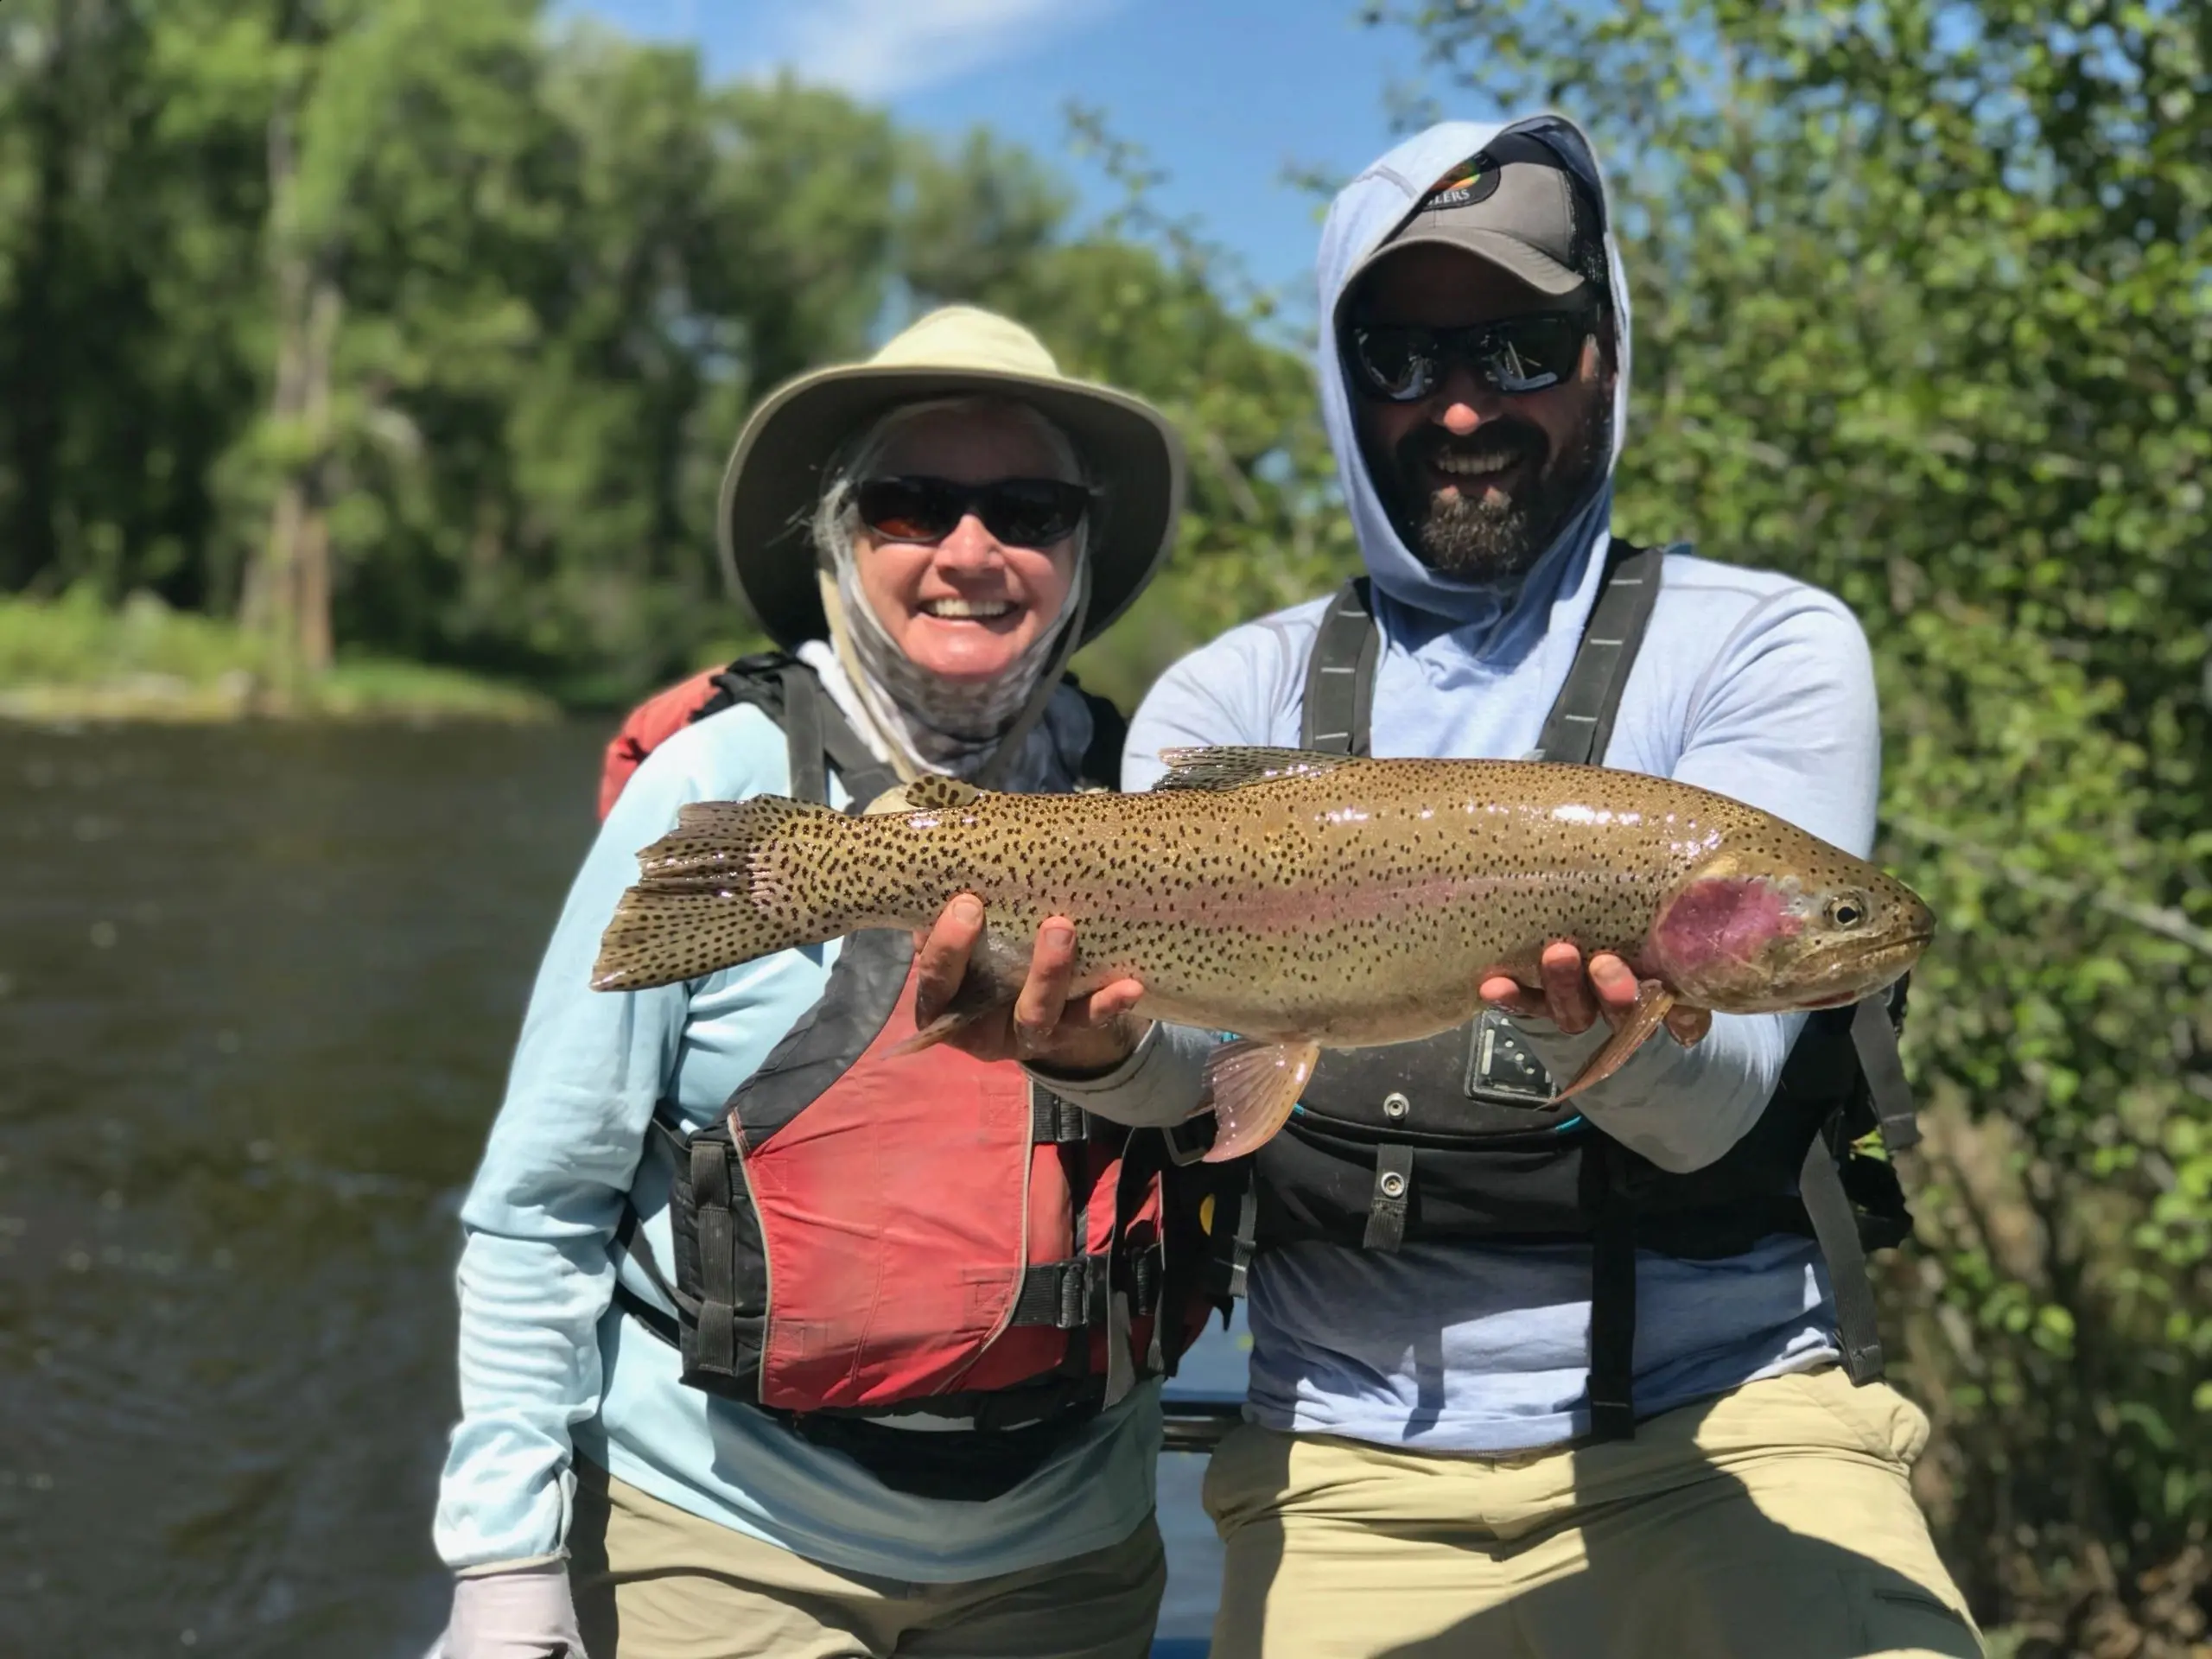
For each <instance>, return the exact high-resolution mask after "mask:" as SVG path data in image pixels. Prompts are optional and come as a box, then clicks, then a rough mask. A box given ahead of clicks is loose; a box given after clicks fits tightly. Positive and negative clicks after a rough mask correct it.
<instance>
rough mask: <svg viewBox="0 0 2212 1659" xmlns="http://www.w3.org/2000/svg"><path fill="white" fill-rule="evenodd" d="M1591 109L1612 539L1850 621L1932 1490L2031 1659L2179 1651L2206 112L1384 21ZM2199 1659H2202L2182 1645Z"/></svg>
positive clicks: (1517, 14)
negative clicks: (1877, 797)
mask: <svg viewBox="0 0 2212 1659" xmlns="http://www.w3.org/2000/svg"><path fill="white" fill-rule="evenodd" d="M1378 10H1380V11H1381V12H1383V13H1385V14H1387V15H1388V16H1391V17H1393V18H1395V19H1396V20H1397V21H1399V22H1404V23H1407V24H1409V25H1410V26H1411V27H1413V28H1414V29H1416V30H1417V31H1418V32H1419V34H1420V35H1421V37H1422V39H1423V40H1424V41H1425V42H1426V43H1427V46H1428V47H1429V48H1431V50H1432V52H1433V55H1434V57H1435V60H1436V61H1437V62H1438V63H1439V64H1440V66H1441V67H1443V68H1444V70H1445V71H1446V73H1447V74H1448V75H1449V76H1450V78H1451V79H1453V80H1454V81H1456V82H1457V83H1458V84H1460V85H1463V86H1470V87H1472V88H1474V89H1477V90H1478V91H1480V92H1483V93H1484V94H1485V95H1486V96H1488V97H1489V98H1491V99H1495V100H1496V101H1497V103H1498V104H1499V105H1502V106H1503V107H1505V108H1508V109H1535V108H1542V107H1548V106H1550V107H1561V108H1565V109H1567V110H1569V111H1572V112H1573V113H1575V114H1577V115H1578V116H1579V117H1580V118H1583V119H1585V120H1586V122H1587V123H1588V124H1590V126H1591V127H1592V130H1593V133H1594V134H1595V136H1596V137H1597V138H1598V141H1599V145H1600V148H1601V151H1602V153H1603V154H1605V156H1607V158H1608V159H1609V161H1610V162H1611V165H1612V169H1613V181H1614V182H1615V184H1616V186H1617V188H1618V195H1619V197H1620V200H1621V206H1622V209H1623V211H1622V213H1621V215H1620V218H1621V222H1622V225H1623V227H1624V232H1625V235H1624V240H1625V242H1626V247H1625V257H1626V259H1627V263H1628V267H1629V270H1630V277H1631V282H1632V283H1633V285H1634V287H1635V290H1636V292H1635V298H1636V304H1637V320H1636V321H1637V333H1636V351H1637V365H1636V368H1637V398H1636V406H1635V409H1634V412H1633V414H1632V416H1631V419H1632V422H1633V425H1632V427H1631V442H1630V445H1629V448H1628V452H1627V456H1626V465H1625V472H1624V489H1623V496H1622V521H1623V526H1624V529H1625V530H1627V531H1630V533H1638V534H1643V535H1645V536H1650V535H1655V534H1662V533H1663V534H1669V535H1673V534H1685V535H1690V536H1694V537H1696V538H1697V539H1698V540H1699V541H1700V543H1701V544H1702V545H1703V548H1704V550H1706V551H1707V552H1709V553H1712V554H1714V555H1716V556H1722V557H1730V558H1739V559H1743V560H1745V561H1749V562H1753V563H1761V564H1767V565H1772V566H1778V567H1780V568H1783V569H1790V570H1793V571H1796V572H1799V573H1802V574H1803V575H1807V576H1808V577H1810V578H1812V579H1813V580H1815V581H1818V582H1821V583H1822V584H1824V585H1825V586H1827V587H1828V588H1832V589H1834V591H1836V592H1838V593H1839V594H1841V595H1842V596H1843V597H1845V598H1846V599H1847V601H1850V602H1851V604H1852V605H1853V607H1854V608H1855V609H1856V610H1857V611H1858V612H1859V615H1860V616H1861V618H1862V619H1863V620H1865V621H1866V625H1867V627H1868V631H1869V632H1870V635H1871V636H1872V639H1873V641H1874V645H1875V650H1876V653H1877V658H1878V667H1879V670H1880V673H1881V678H1882V683H1883V691H1884V698H1885V720H1886V726H1887V731H1888V736H1889V747H1888V759H1887V776H1886V779H1885V785H1886V789H1885V802H1886V811H1885V854H1886V856H1887V857H1888V858H1889V860H1890V861H1891V863H1892V864H1893V865H1894V867H1896V868H1898V869H1899V870H1900V871H1901V872H1902V873H1904V874H1906V875H1907V876H1908V877H1909V878H1910V879H1911V880H1913V881H1914V882H1915V883H1916V885H1918V886H1919V887H1921V888H1922V889H1923V891H1924V892H1925V893H1928V894H1929V898H1930V899H1931V900H1932V902H1933V903H1934V904H1935V906H1936V910H1937V912H1938V914H1939V915H1940V916H1941V917H1942V920H1943V923H1944V931H1943V934H1942V938H1941V940H1940V942H1939V945H1938V947H1937V949H1936V950H1935V951H1934V952H1933V953H1932V956H1931V959H1930V961H1929V963H1928V964H1927V965H1926V967H1925V969H1923V972H1922V973H1921V974H1920V975H1919V976H1918V978H1917V982H1916V995H1915V1017H1914V1020H1913V1022H1912V1030H1911V1033H1910V1041H1909V1049H1910V1057H1911V1059H1912V1061H1913V1063H1914V1066H1915V1070H1916V1074H1917V1076H1918V1078H1919V1081H1920V1084H1921V1087H1922V1089H1923V1091H1924V1093H1925V1095H1926V1096H1927V1098H1928V1100H1929V1102H1930V1103H1932V1104H1933V1107H1934V1111H1933V1114H1932V1123H1931V1133H1930V1136H1929V1146H1928V1151H1927V1155H1926V1156H1925V1157H1924V1158H1919V1159H1916V1160H1915V1162H1916V1166H1917V1167H1916V1171H1915V1173H1916V1175H1917V1176H1918V1178H1919V1179H1918V1181H1917V1183H1916V1185H1917V1188H1918V1191H1919V1192H1920V1195H1921V1206H1920V1207H1921V1212H1922V1228H1921V1232H1922V1236H1923V1240H1924V1241H1925V1242H1926V1243H1927V1244H1928V1245H1929V1246H1930V1247H1931V1248H1930V1249H1929V1250H1928V1251H1927V1252H1926V1253H1924V1254H1923V1255H1920V1256H1919V1257H1918V1258H1917V1259H1916V1260H1909V1261H1906V1262H1901V1263H1899V1264H1898V1266H1897V1269H1896V1271H1895V1274H1894V1275H1893V1278H1892V1281H1891V1287H1890V1288H1891V1291H1892V1293H1893V1298H1894V1306H1895V1310H1896V1312H1897V1316H1898V1317H1899V1319H1901V1320H1902V1321H1904V1324H1905V1325H1907V1326H1908V1328H1909V1331H1910V1338H1911V1340H1910V1363H1909V1369H1910V1378H1911V1380H1912V1381H1913V1382H1914V1383H1916V1384H1917V1385H1918V1386H1917V1389H1916V1392H1917V1393H1918V1395H1920V1397H1922V1398H1923V1400H1925V1401H1927V1402H1929V1403H1930V1404H1931V1408H1932V1410H1933V1414H1934V1415H1935V1417H1936V1421H1937V1425H1938V1429H1939V1434H1940V1440H1939V1444H1938V1446H1937V1448H1936V1452H1935V1453H1934V1455H1933V1456H1932V1457H1931V1458H1930V1459H1929V1462H1928V1464H1927V1465H1925V1467H1924V1468H1923V1478H1924V1480H1925V1482H1926V1487H1927V1490H1926V1493H1925V1495H1926V1496H1927V1497H1929V1500H1930V1502H1931V1503H1932V1505H1933V1507H1934V1508H1935V1510H1936V1514H1937V1516H1938V1518H1939V1520H1940V1521H1941V1522H1942V1524H1943V1527H1944V1535H1945V1541H1946V1544H1947V1548H1948V1553H1949V1554H1950V1557H1951V1559H1952V1560H1953V1562H1954V1564H1955V1566H1956V1567H1958V1568H1959V1569H1960V1571H1961V1576H1962V1578H1963V1580H1965V1582H1966V1583H1967V1586H1968V1588H1969V1591H1970V1593H1972V1594H1973V1596H1974V1599H1975V1602H1976V1605H1978V1606H1979V1607H1980V1609H1981V1610H1982V1611H1983V1612H1984V1613H1985V1615H1986V1616H1987V1617H1988V1618H1991V1619H1992V1620H1993V1621H1994V1622H1997V1623H1999V1624H2007V1625H2010V1626H2012V1627H2013V1634H2014V1635H2015V1636H2017V1637H2018V1638H2019V1639H2020V1640H2021V1641H2022V1642H2024V1643H2025V1644H2026V1647H2027V1649H2029V1650H2033V1651H2037V1652H2094V1653H2098V1654H2104V1653H2111V1654H2115V1655H2117V1654H2123V1653H2126V1654H2143V1655H2162V1654H2163V1655H2178V1654H2181V1653H2184V1652H2188V1651H2191V1650H2192V1649H2190V1646H2189V1644H2190V1643H2192V1642H2195V1641H2197V1640H2199V1639H2201V1634H2202V1630H2203V1629H2204V1624H2205V1612H2206V1605H2205V1604H2206V1597H2207V1587H2208V1585H2212V1558H2208V1557H2207V1556H2206V1554H2205V1553H2204V1543H2205V1538H2206V1531H2207V1527H2208V1521H2209V1520H2212V1386H2209V1385H2208V1384H2207V1383H2205V1381H2204V1379H2205V1378H2206V1376H2208V1375H2212V1063H2208V1058H2207V1056H2208V1052H2212V1002H2208V999H2207V991H2208V988H2212V934H2209V933H2208V932H2207V931H2206V929H2205V923H2206V922H2207V920H2208V919H2212V887H2208V885H2207V883H2206V882H2205V881H2204V880H2203V859H2204V856H2205V855H2206V852H2207V851H2208V849H2212V841H2208V838H2207V836H2206V835H2205V832H2204V830H2203V829H2202V826H2203V825H2204V823H2206V822H2207V810H2206V809H2207V807H2208V805H2212V772H2208V756H2209V755H2212V747H2208V738H2212V731H2208V706H2207V704H2208V690H2212V685H2209V684H2208V682H2207V679H2206V672H2205V665H2206V658H2207V648H2208V640H2212V571H2209V570H2208V567H2207V565H2206V563H2205V561H2204V558H2203V554H2202V550H2203V548H2204V546H2205V544H2206V541H2207V532H2208V531H2212V514H2208V511H2207V505H2206V495H2205V489H2206V485H2207V482H2208V478H2207V463H2208V460H2212V287H2208V284H2207V282H2206V278H2205V273H2206V272H2207V270H2212V223H2209V222H2208V208H2209V207H2212V84H2209V83H2208V79H2207V50H2208V43H2212V35H2208V33H2207V30H2206V14H2205V12H2204V11H2203V10H2202V8H2200V7H2187V6H2182V5H2177V4H2149V5H2135V4H2118V3H2112V4H2107V3H2081V4H2073V5H2068V6H2064V7H2060V8H2050V7H2044V6H2031V5H2028V4H2025V3H2012V0H1971V3H1969V0H1953V3H1933V0H1881V3H1878V4H1874V5H1871V6H1866V7H1838V6H1834V5H1816V4H1812V3H1806V0H1791V3H1784V4H1781V5H1759V4H1755V3H1751V0H1679V3H1675V0H1669V3H1665V4H1661V3H1655V0H1630V3H1626V4H1623V5H1620V6H1616V7H1610V8H1605V9H1602V10H1592V9H1588V8H1584V7H1580V6H1575V5H1571V4H1567V3H1554V0H1518V3H1503V4H1499V3H1484V4H1481V5H1477V4H1474V3H1471V0H1458V3H1441V4H1410V5H1404V6H1388V7H1383V8H1379V9H1378ZM2199 1650H2201V1649H2199Z"/></svg>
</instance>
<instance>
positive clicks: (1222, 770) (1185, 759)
mask: <svg viewBox="0 0 2212 1659" xmlns="http://www.w3.org/2000/svg"><path fill="white" fill-rule="evenodd" d="M1160 759H1161V760H1164V761H1166V763H1167V771H1166V773H1165V774H1164V775H1163V776H1162V777H1161V778H1160V781H1159V782H1157V783H1155V784H1154V785H1153V787H1154V789H1243V788H1244V787H1246V786H1247V785H1251V784H1268V783H1274V782H1276V781H1277V780H1279V779H1284V778H1312V777H1316V776H1318V775H1319V774H1320V773H1322V772H1334V771H1335V770H1336V769H1337V768H1338V766H1345V765H1348V764H1350V763H1351V762H1352V761H1354V760H1357V759H1358V757H1357V755H1350V754H1324V753H1321V752H1320V751H1319V750H1316V749H1261V748H1239V747H1220V748H1205V749H1162V750H1161V751H1160Z"/></svg>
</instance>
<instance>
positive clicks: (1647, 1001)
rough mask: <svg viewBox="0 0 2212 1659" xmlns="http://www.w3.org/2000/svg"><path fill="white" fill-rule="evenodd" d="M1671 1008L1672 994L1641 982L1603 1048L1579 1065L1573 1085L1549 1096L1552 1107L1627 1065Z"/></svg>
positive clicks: (1655, 983)
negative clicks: (1632, 1055) (1633, 1001)
mask: <svg viewBox="0 0 2212 1659" xmlns="http://www.w3.org/2000/svg"><path fill="white" fill-rule="evenodd" d="M1674 1006H1675V994H1674V993H1673V992H1672V991H1670V990H1669V989H1668V988H1666V987H1665V986H1664V985H1662V984H1661V983H1660V982H1658V981H1657V980H1656V979H1647V980H1645V981H1644V982H1643V988H1642V989H1640V990H1639V991H1638V992H1637V998H1636V1003H1635V1006H1633V1007H1630V1009H1629V1011H1628V1015H1627V1017H1626V1018H1625V1019H1624V1020H1622V1021H1621V1022H1620V1024H1618V1026H1616V1027H1613V1034H1612V1035H1611V1036H1610V1037H1608V1038H1606V1039H1605V1043H1604V1045H1603V1046H1601V1047H1600V1048H1599V1050H1598V1052H1596V1053H1595V1054H1592V1056H1591V1057H1590V1058H1588V1059H1587V1060H1586V1061H1584V1062H1583V1065H1582V1070H1581V1071H1578V1072H1576V1073H1575V1074H1574V1081H1573V1083H1570V1084H1567V1087H1566V1088H1564V1089H1562V1090H1560V1091H1559V1093H1557V1094H1556V1095H1554V1096H1552V1101H1553V1103H1554V1104H1557V1103H1559V1102H1560V1101H1562V1100H1566V1099H1567V1098H1568V1097H1569V1096H1573V1095H1579V1094H1580V1093H1581V1092H1582V1091H1583V1090H1585V1089H1587V1088H1588V1087H1589V1086H1590V1085H1591V1084H1593V1083H1603V1082H1604V1081H1605V1079H1606V1078H1607V1077H1611V1076H1612V1075H1613V1073H1614V1072H1616V1071H1619V1070H1620V1069H1621V1067H1622V1066H1624V1065H1626V1064H1627V1063H1628V1058H1629V1056H1630V1055H1631V1054H1633V1053H1635V1052H1636V1051H1637V1049H1639V1048H1642V1047H1643V1045H1644V1044H1645V1042H1647V1041H1648V1040H1649V1039H1650V1037H1651V1034H1652V1033H1654V1032H1656V1031H1657V1030H1658V1029H1659V1027H1661V1026H1662V1025H1664V1024H1665V1023H1666V1020H1667V1011H1668V1010H1669V1008H1671V1007H1674Z"/></svg>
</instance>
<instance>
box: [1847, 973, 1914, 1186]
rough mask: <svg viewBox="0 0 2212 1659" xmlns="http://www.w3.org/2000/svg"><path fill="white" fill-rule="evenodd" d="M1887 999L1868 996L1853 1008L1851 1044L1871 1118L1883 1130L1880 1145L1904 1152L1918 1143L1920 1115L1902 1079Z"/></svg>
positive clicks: (1891, 1150) (1902, 1058) (1910, 1087)
mask: <svg viewBox="0 0 2212 1659" xmlns="http://www.w3.org/2000/svg"><path fill="white" fill-rule="evenodd" d="M1889 1002H1890V999H1889V998H1888V997H1885V996H1870V997H1868V998H1867V999H1866V1001H1864V1002H1861V1003H1860V1004H1859V1006H1858V1007H1856V1008H1854V1009H1853V1010H1852V1014H1851V1046H1853V1048H1854V1049H1856V1050H1857V1051H1858V1052H1859V1071H1861V1072H1863V1073H1864V1074H1865V1076H1866V1093H1867V1096H1868V1098H1869V1099H1870V1100H1871V1101H1872V1103H1873V1107H1874V1121H1875V1122H1876V1123H1877V1124H1878V1126H1879V1127H1880V1128H1881V1131H1882V1145H1883V1147H1884V1148H1885V1150H1887V1151H1890V1152H1892V1153H1897V1152H1903V1151H1904V1150H1905V1148H1907V1147H1914V1146H1917V1145H1919V1144H1920V1116H1919V1113H1918V1111H1917V1109H1916V1107H1915V1106H1914V1103H1913V1098H1912V1085H1911V1084H1910V1083H1908V1082H1906V1081H1905V1075H1904V1057H1903V1056H1901V1055H1900V1054H1899V1053H1898V1052H1897V1027H1896V1025H1895V1024H1894V1023H1893V1022H1892V1021H1891V1018H1890V1007H1889Z"/></svg>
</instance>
